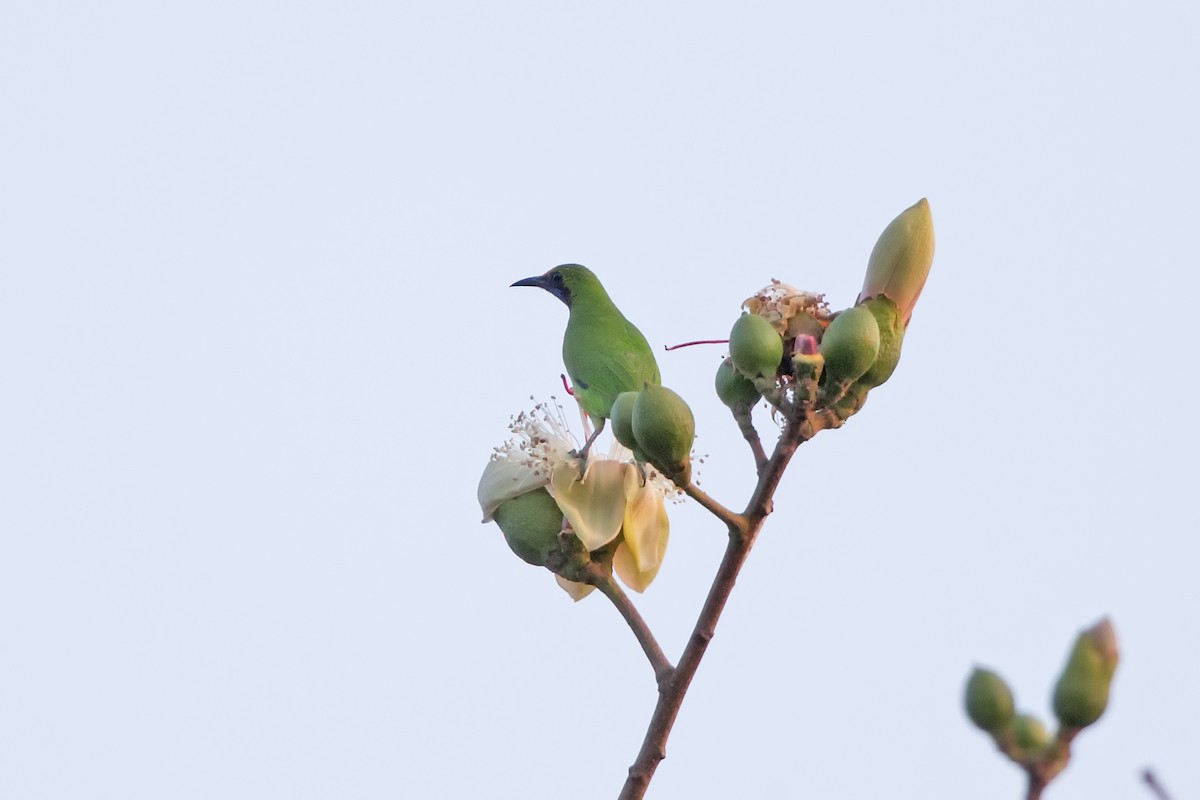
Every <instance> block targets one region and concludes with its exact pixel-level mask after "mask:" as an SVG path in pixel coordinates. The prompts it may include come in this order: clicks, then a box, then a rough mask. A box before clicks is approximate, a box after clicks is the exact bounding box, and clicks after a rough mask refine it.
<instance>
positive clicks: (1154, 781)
mask: <svg viewBox="0 0 1200 800" xmlns="http://www.w3.org/2000/svg"><path fill="white" fill-rule="evenodd" d="M1142 781H1144V782H1145V784H1146V785H1147V786H1149V787H1150V791H1152V792H1154V796H1155V797H1157V798H1158V800H1171V795H1170V794H1168V793H1167V790H1166V788H1165V787H1163V785H1162V784H1161V783H1160V782H1159V780H1158V777H1157V776H1156V775H1155V774H1154V770H1152V769H1150V768H1149V767H1147V768H1146V769H1144V770H1142Z"/></svg>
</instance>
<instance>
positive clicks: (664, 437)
mask: <svg viewBox="0 0 1200 800" xmlns="http://www.w3.org/2000/svg"><path fill="white" fill-rule="evenodd" d="M633 435H634V438H635V439H636V440H637V444H638V447H639V448H641V451H642V452H643V453H645V455H646V460H648V461H649V462H650V463H651V464H653V465H654V466H656V467H658V469H659V470H660V471H661V472H662V473H663V474H664V475H666V476H667V477H668V478H671V479H674V480H679V481H682V482H686V481H687V480H689V478H690V476H691V454H692V441H693V440H694V439H695V438H696V420H695V418H694V417H693V416H692V410H691V409H690V408H688V404H687V403H685V402H684V400H683V398H682V397H680V396H679V395H677V394H675V392H673V391H671V390H670V389H668V388H667V387H665V386H656V385H654V384H646V387H645V388H644V389H642V391H640V392H638V396H637V400H636V401H635V402H634V404H633Z"/></svg>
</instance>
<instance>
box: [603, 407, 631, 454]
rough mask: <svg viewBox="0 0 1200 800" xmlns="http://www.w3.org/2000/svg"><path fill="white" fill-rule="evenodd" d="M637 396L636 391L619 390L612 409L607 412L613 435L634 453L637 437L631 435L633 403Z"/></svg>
mask: <svg viewBox="0 0 1200 800" xmlns="http://www.w3.org/2000/svg"><path fill="white" fill-rule="evenodd" d="M637 396H638V393H637V392H621V393H620V394H619V395H617V399H616V400H614V401H613V404H612V410H611V411H609V412H608V421H609V422H610V423H611V424H612V431H613V436H615V437H617V441H618V442H620V443H621V444H623V445H625V446H626V447H628V448H629V449H630V450H633V451H634V452H635V453H636V452H637V449H638V444H637V437H635V436H634V435H633V404H634V403H636V402H637Z"/></svg>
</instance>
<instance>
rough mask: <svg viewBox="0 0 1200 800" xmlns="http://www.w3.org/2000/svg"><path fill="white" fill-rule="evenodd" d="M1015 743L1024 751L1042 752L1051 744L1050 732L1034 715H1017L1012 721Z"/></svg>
mask: <svg viewBox="0 0 1200 800" xmlns="http://www.w3.org/2000/svg"><path fill="white" fill-rule="evenodd" d="M1012 732H1013V741H1014V742H1016V745H1017V747H1020V748H1021V749H1022V750H1041V749H1042V748H1043V747H1045V746H1046V745H1048V744H1050V732H1049V731H1047V730H1046V726H1045V725H1043V724H1042V721H1041V720H1040V719H1038V718H1037V717H1035V716H1033V715H1032V714H1017V716H1015V717H1013V721H1012Z"/></svg>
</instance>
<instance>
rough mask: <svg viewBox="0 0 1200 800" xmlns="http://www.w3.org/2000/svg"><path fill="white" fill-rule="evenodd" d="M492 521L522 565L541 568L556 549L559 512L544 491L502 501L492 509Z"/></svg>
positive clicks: (557, 546)
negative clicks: (523, 562)
mask: <svg viewBox="0 0 1200 800" xmlns="http://www.w3.org/2000/svg"><path fill="white" fill-rule="evenodd" d="M494 519H495V520H496V524H497V525H499V526H500V530H501V531H503V533H504V541H506V542H508V546H509V547H510V548H511V549H512V551H513V552H514V553H516V554H517V555H518V556H520V557H521V560H523V561H525V562H526V563H529V564H533V565H534V566H535V567H544V566H546V562H547V561H548V560H549V558H550V556H551V554H552V553H554V552H556V551H557V550H558V549H559V538H558V535H559V533H561V532H562V529H563V513H562V509H560V508H559V507H558V504H557V503H555V502H554V498H553V497H551V496H550V493H549V492H547V491H546V490H545V489H535V490H533V491H532V492H526V493H525V494H522V495H518V496H517V497H514V498H512V499H511V500H506V501H504V502H503V503H501V504H500V505H499V506H498V507H497V508H496V511H495V514H494Z"/></svg>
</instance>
